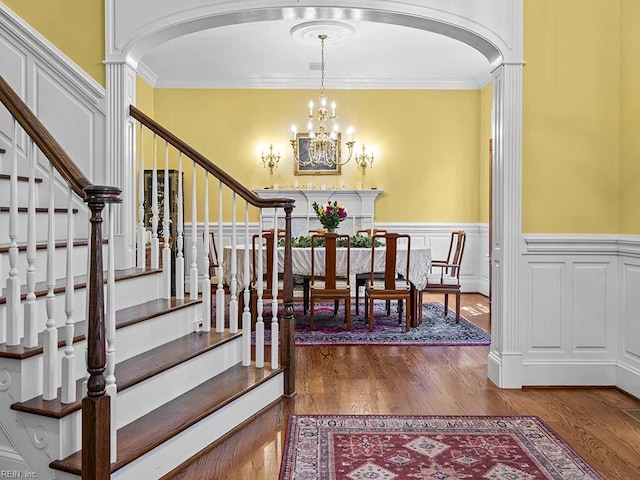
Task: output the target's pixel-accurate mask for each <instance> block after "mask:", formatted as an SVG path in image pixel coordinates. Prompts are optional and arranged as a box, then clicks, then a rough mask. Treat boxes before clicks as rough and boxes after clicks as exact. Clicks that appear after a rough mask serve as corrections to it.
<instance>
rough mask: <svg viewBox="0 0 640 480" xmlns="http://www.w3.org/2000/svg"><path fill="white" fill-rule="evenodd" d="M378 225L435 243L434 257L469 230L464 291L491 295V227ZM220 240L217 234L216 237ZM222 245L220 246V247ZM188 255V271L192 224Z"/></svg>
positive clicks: (227, 236) (227, 237) (227, 229)
mask: <svg viewBox="0 0 640 480" xmlns="http://www.w3.org/2000/svg"><path fill="white" fill-rule="evenodd" d="M375 227H376V228H384V229H387V230H391V231H394V232H399V233H408V234H409V235H411V242H412V244H413V245H416V246H419V247H422V246H431V249H432V250H431V256H432V258H436V259H439V258H445V257H446V255H447V251H448V249H449V239H450V235H451V232H452V231H453V230H464V231H465V232H466V233H467V244H466V248H465V251H464V256H463V260H462V268H461V270H460V282H461V284H462V291H463V292H480V293H482V294H483V295H488V294H489V275H488V273H489V259H488V257H487V252H488V248H489V246H488V242H489V236H488V226H487V224H479V223H376V224H375ZM209 229H210V231H211V232H217V230H218V225H217V224H213V223H212V224H211V225H210V227H209ZM223 229H224V232H223V237H224V244H225V245H231V224H230V223H225V224H224V227H223ZM203 231H204V227H203V224H201V223H199V224H198V233H197V238H198V252H202V232H203ZM254 233H258V225H257V224H256V223H252V224H250V225H249V237H250V238H251V237H252V236H253V235H254ZM237 235H238V242H239V243H244V230H241V228H240V226H238V231H237ZM216 239H217V236H216ZM218 248H219V247H218ZM184 256H185V267H186V268H187V270H188V267H189V265H191V262H192V260H191V224H185V226H184ZM196 263H197V265H198V272H199V274H200V275H202V268H203V264H204V261H203V258H198V259H197V262H196ZM187 283H188V282H187ZM186 288H188V285H187V286H186Z"/></svg>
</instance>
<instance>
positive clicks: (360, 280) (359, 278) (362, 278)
mask: <svg viewBox="0 0 640 480" xmlns="http://www.w3.org/2000/svg"><path fill="white" fill-rule="evenodd" d="M376 233H387V230H385V229H383V228H363V229H360V230H357V231H356V235H366V236H368V237H370V236H371V235H375V234H376ZM374 275H375V276H376V277H377V278H378V279H381V278H384V273H383V272H378V273H374ZM370 276H371V272H364V273H356V315H359V314H360V288H364V286H365V285H366V284H367V280H369V277H370ZM386 306H387V315H391V301H390V300H388V301H387V305H386ZM365 309H366V307H365Z"/></svg>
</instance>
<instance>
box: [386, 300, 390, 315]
mask: <svg viewBox="0 0 640 480" xmlns="http://www.w3.org/2000/svg"><path fill="white" fill-rule="evenodd" d="M386 304H387V316H389V315H391V300H387V302H386Z"/></svg>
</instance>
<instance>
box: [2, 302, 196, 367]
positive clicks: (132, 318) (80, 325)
mask: <svg viewBox="0 0 640 480" xmlns="http://www.w3.org/2000/svg"><path fill="white" fill-rule="evenodd" d="M201 302H202V299H200V298H196V299H194V300H191V299H190V297H189V296H188V295H187V296H185V299H184V300H178V299H176V298H175V297H172V298H170V299H161V298H158V299H155V300H149V301H148V302H145V303H141V304H138V305H133V306H131V307H127V308H123V309H121V310H117V311H116V329H118V328H123V327H127V326H129V325H133V324H135V323H139V322H143V321H145V320H148V319H150V318H154V317H157V316H160V315H163V314H165V313H167V312H170V311H173V310H179V309H181V308H185V307H187V306H189V305H192V304H195V303H201ZM57 328H58V339H59V341H58V348H62V347H63V346H64V343H65V342H64V334H63V330H62V329H64V328H65V325H64V324H63V323H62V324H60V325H58V326H57ZM86 329H87V327H86V322H85V321H84V320H81V321H78V322H76V323H74V336H73V342H74V343H76V342H80V341H82V340H84V339H85V334H86ZM42 335H43V333H42V332H41V333H40V334H39V335H38V346H37V347H33V348H27V347H24V346H22V345H15V346H8V345H7V344H5V343H3V344H0V357H4V358H14V359H24V358H29V357H32V356H34V355H40V354H41V353H42V344H43V339H42Z"/></svg>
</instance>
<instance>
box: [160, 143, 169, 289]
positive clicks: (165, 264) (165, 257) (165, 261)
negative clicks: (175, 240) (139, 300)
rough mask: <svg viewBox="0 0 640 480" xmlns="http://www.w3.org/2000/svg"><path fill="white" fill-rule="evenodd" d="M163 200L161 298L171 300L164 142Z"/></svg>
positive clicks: (167, 188)
mask: <svg viewBox="0 0 640 480" xmlns="http://www.w3.org/2000/svg"><path fill="white" fill-rule="evenodd" d="M163 183H164V192H163V194H164V198H163V206H162V208H163V210H164V212H163V213H164V215H163V219H162V240H163V242H164V247H163V248H162V276H163V282H162V284H163V295H162V298H165V299H167V298H171V247H170V246H169V234H170V229H169V226H170V223H169V208H170V207H169V142H166V141H165V142H164V182H163Z"/></svg>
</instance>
